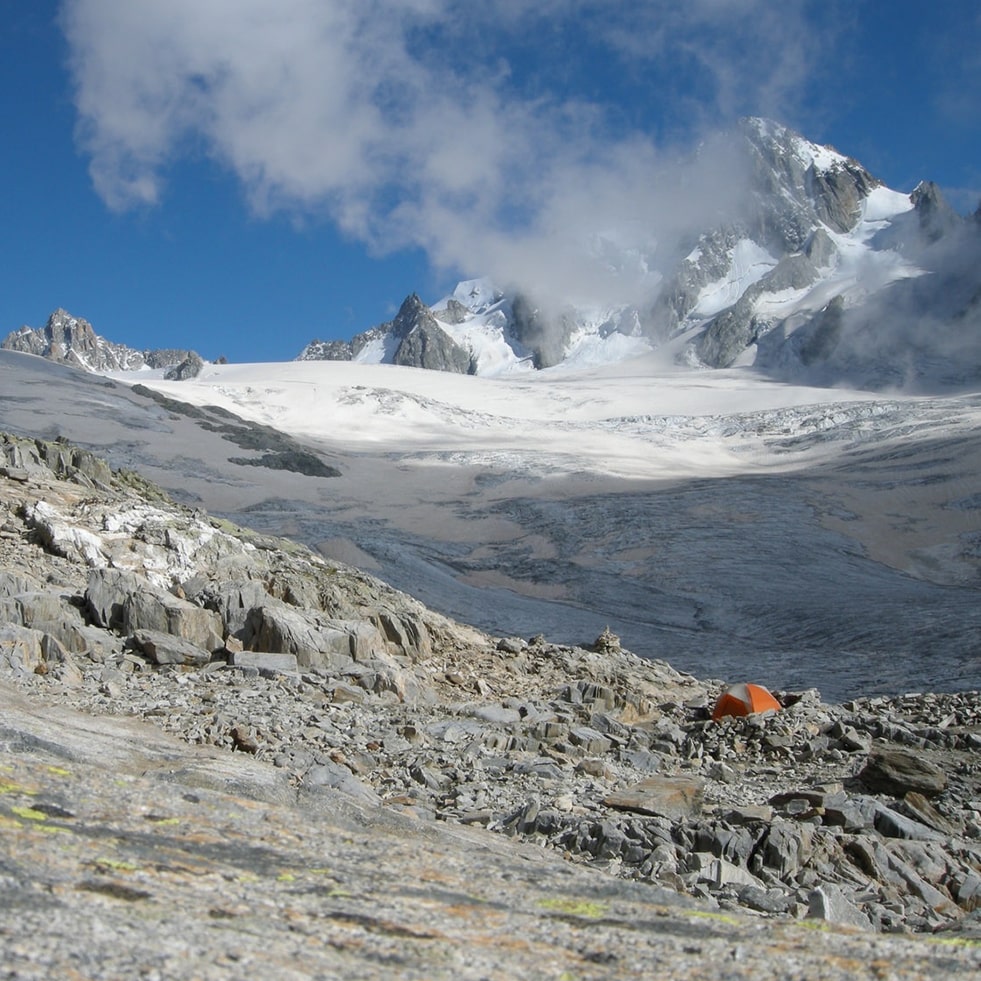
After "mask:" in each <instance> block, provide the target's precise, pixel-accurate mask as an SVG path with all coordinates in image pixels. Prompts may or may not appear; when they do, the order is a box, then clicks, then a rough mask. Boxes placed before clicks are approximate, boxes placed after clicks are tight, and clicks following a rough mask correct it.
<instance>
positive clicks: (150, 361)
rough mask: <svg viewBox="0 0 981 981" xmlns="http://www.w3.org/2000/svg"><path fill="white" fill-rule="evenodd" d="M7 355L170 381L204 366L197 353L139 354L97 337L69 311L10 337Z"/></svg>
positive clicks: (6, 341)
mask: <svg viewBox="0 0 981 981" xmlns="http://www.w3.org/2000/svg"><path fill="white" fill-rule="evenodd" d="M0 347H2V348H3V349H4V350H5V351H20V352H22V353H24V354H36V355H38V356H39V357H42V358H47V359H48V360H49V361H55V362H58V363H60V364H69V365H72V366H73V367H76V368H82V369H83V370H85V371H95V372H106V371H138V370H140V369H141V368H158V369H159V368H163V369H167V377H168V378H178V379H180V378H189V377H193V376H194V375H196V374H197V373H198V371H200V370H201V366H202V364H203V362H202V360H201V358H200V356H199V355H198V354H196V353H195V352H194V351H180V350H173V349H160V350H153V351H137V350H135V349H134V348H131V347H128V346H127V345H125V344H116V343H114V342H113V341H108V340H106V339H105V338H104V337H100V336H99V335H98V334H96V332H95V330H94V329H93V327H92V325H91V324H90V323H89V322H88V321H87V320H83V319H82V318H81V317H73V316H72V315H71V314H70V313H68V312H67V311H66V310H61V309H58V310H55V311H54V313H52V314H51V316H50V317H48V321H47V323H46V324H45V325H44V326H43V327H37V328H32V327H22V328H21V329H20V330H15V331H12V332H11V333H10V334H8V335H7V336H6V337H5V338H4V340H3V343H2V344H0Z"/></svg>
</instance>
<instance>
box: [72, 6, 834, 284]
mask: <svg viewBox="0 0 981 981" xmlns="http://www.w3.org/2000/svg"><path fill="white" fill-rule="evenodd" d="M806 7H807V5H806V3H804V2H803V0H799V2H794V0H790V2H787V3H784V4H781V5H779V12H777V5H774V4H772V3H770V2H769V0H688V2H687V3H686V4H677V3H675V2H665V0H649V2H646V3H639V4H624V3H622V2H620V0H535V2H530V0H483V2H482V3H481V4H479V5H478V4H473V3H472V2H471V0H207V2H201V0H130V2H128V3H125V4H120V3H118V2H117V0H65V2H64V3H63V6H62V10H61V23H62V26H63V29H64V32H65V35H66V37H67V39H68V42H69V47H70V52H71V72H72V77H73V81H74V87H75V99H76V105H77V109H78V114H79V124H78V141H79V145H80V147H81V149H82V150H83V152H84V153H85V154H87V155H88V156H89V158H90V160H91V168H90V169H91V175H92V179H93V182H94V185H95V188H96V190H97V192H98V193H99V195H100V196H101V197H102V198H103V199H104V201H105V202H106V204H107V205H108V206H109V207H111V208H113V209H117V210H125V209H128V208H132V207H139V206H152V205H157V204H158V203H160V202H161V201H163V200H165V194H166V191H165V178H166V175H167V173H168V170H169V169H170V168H172V167H174V166H175V165H176V164H177V163H178V162H180V161H182V160H185V159H187V158H191V159H202V158H207V159H210V160H213V161H216V162H217V163H218V164H219V165H220V166H221V167H223V168H225V169H227V171H229V172H230V173H231V174H233V175H235V177H236V178H237V179H238V180H239V181H240V182H241V184H242V186H243V188H244V190H245V193H246V195H247V198H248V201H249V203H250V205H251V207H252V208H253V209H254V210H255V211H256V212H257V213H258V214H260V215H261V214H267V215H268V214H271V213H274V212H279V211H284V212H287V213H292V214H296V215H302V216H314V217H316V218H324V219H327V220H330V221H333V222H335V223H336V224H337V225H338V226H339V227H340V228H341V229H342V230H343V231H344V232H345V233H346V234H348V235H350V236H353V237H356V238H357V239H360V240H362V241H364V242H365V243H367V244H368V245H369V246H370V247H372V248H374V249H377V250H379V251H394V250H398V249H400V248H404V247H410V246H416V247H421V248H423V249H425V250H426V251H427V253H428V255H429V256H430V258H431V260H432V262H433V263H434V264H435V265H436V266H438V267H441V268H445V269H448V270H453V271H459V272H462V273H465V274H473V273H486V274H489V275H491V276H493V277H495V278H496V279H498V280H500V281H501V282H503V283H508V284H512V283H513V284H516V285H521V284H522V283H528V282H530V283H533V284H534V285H535V286H536V287H537V289H538V291H539V293H540V294H545V295H550V296H552V297H555V298H558V297H561V298H563V299H566V300H574V301H578V302H585V301H593V302H600V303H613V302H631V301H635V300H637V299H639V297H640V296H642V295H644V294H646V295H649V294H650V290H651V288H652V285H653V284H654V283H655V282H656V280H657V277H658V269H657V266H658V263H659V261H661V259H660V258H659V257H660V256H663V255H664V252H665V249H666V248H667V245H668V244H673V242H674V241H675V240H676V239H677V238H678V237H679V236H681V235H682V234H683V232H684V229H685V228H686V227H688V226H692V225H695V226H697V225H698V224H703V225H704V223H705V220H707V219H711V218H712V217H713V216H718V215H720V214H722V213H724V211H725V210H726V209H727V208H728V207H730V206H731V205H732V204H733V201H732V197H733V193H734V190H735V191H736V192H737V193H738V187H737V186H736V184H735V182H734V181H733V173H732V169H731V168H732V166H733V165H732V161H731V160H729V159H728V158H726V156H725V154H724V153H723V151H722V150H721V146H722V144H721V143H719V144H715V143H713V142H712V141H711V139H707V138H705V137H704V136H702V137H701V138H702V139H703V141H704V142H703V145H702V152H701V153H699V154H698V156H697V158H696V162H695V163H692V161H691V159H690V157H688V156H683V154H682V151H690V150H691V149H692V144H691V142H686V140H687V141H690V140H691V139H692V137H691V134H690V133H689V134H688V135H687V136H686V140H679V139H675V138H674V137H673V136H672V134H676V133H679V132H680V131H681V129H682V120H684V128H686V129H690V128H691V127H692V126H694V128H695V131H696V132H701V133H703V134H704V133H705V132H707V131H709V129H710V128H711V127H712V126H714V125H716V124H718V123H719V122H720V121H721V120H725V119H731V118H732V117H733V116H735V115H737V114H739V113H743V112H754V113H773V114H779V113H780V112H781V111H782V110H783V109H785V108H786V107H787V106H788V105H789V104H791V103H792V101H793V99H794V98H795V97H796V95H797V93H798V92H799V89H800V86H801V85H802V84H803V80H804V79H805V78H806V76H807V73H808V71H809V70H810V69H811V68H812V67H813V65H814V64H815V62H816V59H817V58H818V56H819V52H818V50H817V48H816V47H815V42H814V40H813V36H814V32H812V31H809V30H808V29H807V24H806V21H807V11H806ZM803 39H809V40H807V41H805V40H803ZM600 76H601V81H602V85H595V86H594V85H592V84H591V82H590V79H592V78H596V77H600ZM617 92H619V93H620V94H621V95H623V94H626V95H628V96H629V98H625V99H622V100H620V101H618V100H617V98H616V95H615V94H614V95H608V94H607V93H617ZM657 129H660V130H661V131H662V132H661V133H660V134H657V138H655V134H654V131H655V130H657ZM664 134H667V136H666V137H665V135H664ZM682 159H684V161H685V162H684V163H681V162H680V161H681V160H682ZM625 248H626V250H627V251H626V253H625V252H624V249H625ZM611 256H615V257H616V261H611V258H610V257H611ZM625 256H626V259H625Z"/></svg>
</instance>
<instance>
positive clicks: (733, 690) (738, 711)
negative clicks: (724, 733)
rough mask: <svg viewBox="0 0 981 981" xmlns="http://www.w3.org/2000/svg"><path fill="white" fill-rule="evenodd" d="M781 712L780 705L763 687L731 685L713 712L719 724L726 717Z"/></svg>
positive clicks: (720, 697)
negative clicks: (771, 711)
mask: <svg viewBox="0 0 981 981" xmlns="http://www.w3.org/2000/svg"><path fill="white" fill-rule="evenodd" d="M768 709H772V710H773V711H775V712H779V711H780V703H779V702H778V701H777V700H776V699H775V698H774V697H773V696H772V695H771V694H770V693H769V692H768V691H767V690H766V689H765V688H764V687H763V686H762V685H745V684H739V685H731V686H730V687H729V688H727V689H726V690H725V691H724V692H723V693H722V694H721V695H720V696H719V700H718V701H717V702H716V703H715V708H714V709H713V710H712V718H713V719H714V720H715V721H716V722H718V721H719V719H721V718H723V717H724V716H726V715H752V714H753V713H754V712H766V711H767V710H768Z"/></svg>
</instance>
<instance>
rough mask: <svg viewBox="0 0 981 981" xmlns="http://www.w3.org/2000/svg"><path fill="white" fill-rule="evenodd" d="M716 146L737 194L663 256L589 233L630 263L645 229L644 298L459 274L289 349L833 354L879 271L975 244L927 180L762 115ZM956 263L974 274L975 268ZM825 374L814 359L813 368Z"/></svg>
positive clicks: (871, 293) (379, 354)
mask: <svg viewBox="0 0 981 981" xmlns="http://www.w3.org/2000/svg"><path fill="white" fill-rule="evenodd" d="M727 146H728V148H729V150H731V151H732V153H731V159H732V160H734V161H736V163H735V164H733V165H732V168H733V169H732V172H731V175H730V177H731V180H732V181H733V182H734V183H739V187H738V190H739V193H738V194H734V195H733V198H735V199H738V201H739V203H738V205H737V206H736V207H733V208H732V209H731V210H730V211H729V212H727V213H726V214H724V215H722V216H720V219H719V221H718V223H717V224H716V225H714V226H712V227H705V228H695V229H690V230H689V231H688V232H687V233H686V234H685V235H683V236H682V237H681V239H680V240H678V241H676V242H674V243H673V248H674V250H675V251H674V257H673V258H671V255H670V251H671V248H672V243H671V241H669V240H668V239H667V238H666V237H665V236H662V234H661V230H660V229H658V228H651V229H629V230H628V231H629V234H626V233H625V234H624V235H618V234H616V230H614V231H613V232H611V233H610V234H605V235H603V236H602V250H601V251H602V257H601V258H602V261H603V262H604V263H606V264H607V265H608V266H609V268H619V267H621V266H623V267H626V266H628V265H631V264H634V265H635V264H636V261H637V256H636V255H635V253H636V248H635V247H634V246H635V244H636V241H637V240H638V235H639V236H640V237H641V238H642V239H643V240H645V241H650V242H654V241H656V242H658V246H657V249H658V255H659V256H662V258H660V259H659V262H660V268H659V269H658V270H656V271H655V270H653V269H647V270H646V271H647V272H648V273H649V274H650V275H649V277H648V280H649V282H650V294H649V296H648V297H647V299H646V300H643V301H641V302H636V301H634V302H633V303H631V304H626V303H625V304H620V305H610V304H608V303H607V304H605V305H604V304H596V305H592V306H585V305H583V304H581V303H580V304H577V305H572V304H566V305H562V304H556V303H555V302H554V301H553V302H551V303H543V302H541V301H540V300H539V299H538V298H537V297H536V291H535V284H534V283H525V284H522V285H521V286H518V287H507V288H505V287H504V286H502V285H501V284H495V283H493V282H492V281H490V280H488V279H473V280H467V281H465V282H462V283H460V284H459V285H458V286H457V287H456V289H454V290H453V291H452V293H450V294H449V295H448V296H445V297H443V298H441V299H439V300H438V301H436V302H435V303H433V304H432V305H431V306H428V307H427V306H426V305H425V304H422V303H421V301H419V302H418V303H416V304H413V305H411V308H412V309H411V311H407V310H406V309H405V308H403V310H401V311H400V312H399V316H398V317H396V318H395V320H393V321H392V322H390V323H387V324H381V325H379V326H378V327H375V328H372V330H369V331H366V332H365V333H363V334H360V335H358V336H357V337H355V338H354V339H352V341H350V342H337V341H334V342H329V343H328V344H321V343H320V342H315V343H314V344H312V345H308V347H307V348H306V349H305V350H304V352H303V353H302V354H301V355H300V358H301V359H317V358H330V359H344V360H354V361H361V362H385V363H394V364H413V365H416V366H423V367H438V368H440V369H442V370H451V371H462V372H469V373H472V374H480V375H501V374H509V373H514V372H526V371H531V370H534V369H542V368H549V367H553V366H557V365H565V366H573V365H595V364H601V363H606V362H614V361H618V360H621V359H623V358H626V357H632V356H636V355H638V354H641V353H645V352H649V351H652V350H655V349H660V350H661V352H662V354H663V355H664V356H665V357H667V358H668V359H672V360H676V361H678V362H681V363H687V364H689V365H691V366H693V367H712V368H724V367H729V366H732V365H736V364H747V363H758V364H761V365H764V364H765V365H766V366H767V367H769V368H771V369H772V370H779V371H787V370H790V371H794V372H800V371H801V370H807V371H810V370H812V369H816V368H818V367H821V366H824V367H826V366H827V364H828V363H830V362H834V361H835V358H836V357H837V358H839V359H840V357H841V352H840V351H839V353H838V354H837V355H836V354H835V352H836V351H837V350H838V349H839V347H841V344H840V343H839V342H842V341H847V339H848V338H847V333H848V326H847V324H848V322H851V320H853V319H854V317H855V314H856V312H857V311H860V310H862V309H864V308H866V307H867V306H868V305H869V304H870V303H872V302H873V301H875V302H878V300H879V298H881V297H882V296H884V291H888V290H889V288H890V287H891V286H892V285H893V284H896V283H897V282H902V281H908V280H909V281H911V280H914V279H917V278H920V277H922V276H923V275H924V274H925V273H927V272H937V271H938V270H940V269H941V268H943V267H944V266H945V265H947V264H949V261H950V259H951V254H952V253H956V252H957V251H958V250H962V249H967V250H968V252H970V251H971V250H972V249H973V248H974V245H973V243H974V242H975V240H976V239H977V237H978V236H977V232H976V224H977V223H972V222H969V221H965V220H964V219H962V218H960V217H959V216H957V215H956V214H954V212H953V211H952V210H951V209H950V208H949V206H947V205H946V203H945V202H944V201H943V198H942V196H941V195H940V193H939V190H938V189H937V188H936V186H935V185H932V184H929V183H925V184H921V185H920V186H919V187H917V189H916V190H915V191H914V192H913V193H912V194H906V193H903V192H900V191H895V190H891V189H890V188H888V187H886V186H885V185H883V184H882V182H881V181H879V180H878V179H877V178H876V177H874V176H873V175H872V174H870V173H869V172H868V171H867V170H866V169H865V168H864V167H863V166H862V165H861V164H860V163H859V162H858V161H856V160H855V159H853V158H851V157H849V156H846V155H845V154H843V153H840V152H839V151H838V150H836V149H834V148H832V147H828V146H821V145H819V144H817V143H814V142H812V141H810V140H808V139H806V138H805V137H803V136H801V135H800V134H799V133H796V132H794V131H793V130H791V129H789V128H788V127H786V126H783V125H781V124H779V123H776V122H773V121H772V120H767V119H759V118H748V119H744V120H741V121H740V123H739V124H738V125H737V126H736V127H735V128H734V129H733V131H732V132H731V133H730V134H729V143H728V144H727ZM706 152H707V151H706ZM943 243H947V244H946V245H944V244H943ZM958 243H959V244H958ZM645 255H646V253H645ZM664 255H666V256H667V258H666V259H665V258H663V256H664ZM645 261H646V260H645ZM958 268H959V269H961V273H960V274H959V275H965V276H967V277H968V278H969V279H970V278H971V277H972V276H973V277H974V279H973V281H974V282H975V284H976V286H981V283H979V282H978V275H979V274H978V273H977V271H976V269H975V270H974V271H973V272H972V267H971V266H970V265H969V264H964V263H960V264H959V265H958ZM927 292H928V291H924V290H920V296H919V301H918V303H919V307H918V309H917V311H916V315H917V316H919V317H921V319H922V317H923V316H925V315H927V314H928V313H929V308H930V303H931V302H932V301H931V300H930V299H929V297H928V296H927V295H926V294H927ZM969 292H970V291H969ZM935 299H936V298H935ZM407 302H408V301H407ZM829 309H831V310H832V311H840V312H841V313H842V315H843V316H844V320H843V324H844V327H843V328H842V330H843V331H844V333H842V331H832V332H830V333H829V332H828V331H827V330H825V331H824V336H825V340H824V342H822V343H820V344H814V343H804V339H805V338H806V337H808V336H810V335H811V334H813V333H814V332H815V331H818V332H820V331H821V329H822V328H821V324H822V323H824V321H825V319H826V314H827V311H828V310H829ZM834 316H837V314H834V313H832V317H834ZM931 316H932V314H931ZM410 321H411V323H410ZM795 338H796V339H795ZM832 340H833V341H834V343H832ZM886 347H889V344H888V343H886ZM841 350H842V351H844V350H847V343H846V344H845V345H844V347H841ZM829 359H830V362H829ZM842 367H843V366H841V365H839V366H838V369H836V370H839V369H841V368H842ZM822 370H823V369H822ZM873 374H874V373H873ZM886 374H887V375H890V372H887V373H886ZM832 376H833V372H831V373H830V374H829V373H828V372H827V371H825V372H824V377H825V379H826V380H831V381H833V377H832ZM890 377H891V376H890ZM870 382H871V383H875V379H874V378H871V379H870Z"/></svg>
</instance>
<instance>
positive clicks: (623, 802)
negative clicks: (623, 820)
mask: <svg viewBox="0 0 981 981" xmlns="http://www.w3.org/2000/svg"><path fill="white" fill-rule="evenodd" d="M704 793H705V782H704V781H703V780H700V779H698V778H697V777H658V776H654V777H648V778H647V779H646V780H642V781H640V783H636V784H634V785H633V786H631V787H628V788H626V789H625V790H618V791H614V792H613V793H612V794H608V795H607V796H606V797H605V798H604V799H603V803H604V804H605V805H606V806H607V807H612V808H613V809H614V810H618V811H632V812H634V813H636V814H651V815H655V816H658V817H665V818H669V819H670V820H672V821H680V820H684V819H685V818H690V817H695V816H697V815H698V814H699V813H701V810H702V801H703V799H704Z"/></svg>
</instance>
